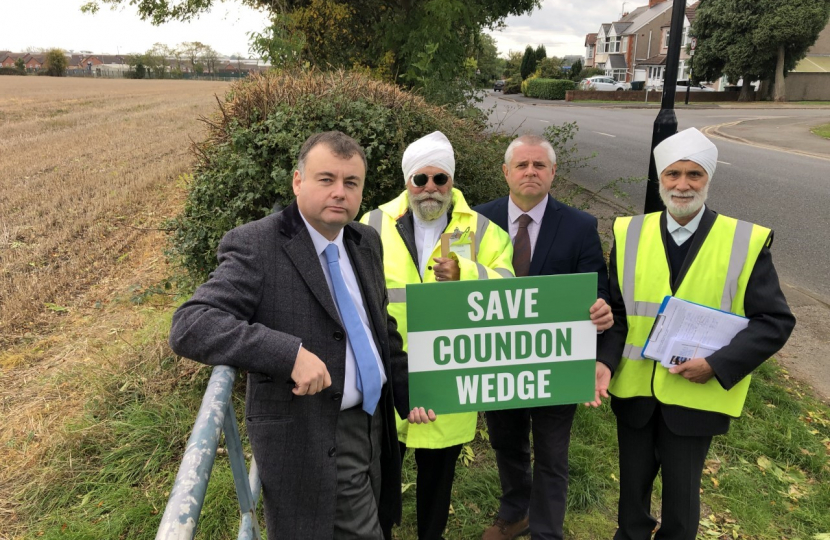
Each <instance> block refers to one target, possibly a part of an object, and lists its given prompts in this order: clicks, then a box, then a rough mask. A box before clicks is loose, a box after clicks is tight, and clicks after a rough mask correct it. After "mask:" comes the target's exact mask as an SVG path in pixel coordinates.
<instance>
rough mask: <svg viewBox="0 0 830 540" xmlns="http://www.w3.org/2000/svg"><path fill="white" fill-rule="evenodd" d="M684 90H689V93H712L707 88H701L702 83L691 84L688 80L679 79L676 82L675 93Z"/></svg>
mask: <svg viewBox="0 0 830 540" xmlns="http://www.w3.org/2000/svg"><path fill="white" fill-rule="evenodd" d="M686 88H688V89H689V92H714V90H712V89H711V88H709V87H708V86H703V84H702V83H697V84H691V83H690V82H689V80H688V79H680V80H678V81H677V89H676V91H677V92H685V91H686Z"/></svg>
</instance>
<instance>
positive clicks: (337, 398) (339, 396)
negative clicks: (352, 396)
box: [331, 392, 343, 401]
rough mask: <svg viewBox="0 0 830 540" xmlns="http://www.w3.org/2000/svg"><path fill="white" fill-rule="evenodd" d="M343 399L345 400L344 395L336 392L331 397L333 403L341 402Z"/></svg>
mask: <svg viewBox="0 0 830 540" xmlns="http://www.w3.org/2000/svg"><path fill="white" fill-rule="evenodd" d="M342 398H343V393H342V392H335V393H334V394H332V395H331V400H332V401H340V400H341V399H342Z"/></svg>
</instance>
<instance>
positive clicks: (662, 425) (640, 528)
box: [614, 405, 712, 540]
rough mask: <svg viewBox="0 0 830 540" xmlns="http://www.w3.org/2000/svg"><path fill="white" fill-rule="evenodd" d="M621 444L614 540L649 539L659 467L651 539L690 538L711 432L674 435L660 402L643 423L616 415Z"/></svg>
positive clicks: (696, 521) (694, 530) (694, 528)
mask: <svg viewBox="0 0 830 540" xmlns="http://www.w3.org/2000/svg"><path fill="white" fill-rule="evenodd" d="M617 439H618V440H619V444H620V503H619V515H618V518H617V519H618V523H619V529H617V533H616V534H615V535H614V540H649V539H651V533H652V531H653V530H654V527H655V526H656V525H657V521H656V520H655V519H654V516H652V515H651V490H652V486H653V485H654V479H655V478H656V477H657V471H658V470H660V469H662V476H663V501H662V513H661V520H660V529H659V530H658V531H657V534H656V535H655V536H654V539H655V540H694V539H695V537H696V536H697V529H698V524H699V522H700V477H701V474H702V473H703V464H704V462H705V460H706V453H707V452H708V451H709V445H710V444H711V442H712V437H711V436H701V437H689V436H681V435H676V434H675V433H673V432H672V431H671V430H670V429H669V427H668V426H667V425H666V422H665V420H664V419H663V415H662V414H661V412H660V406H659V405H658V406H657V407H656V408H655V409H654V414H653V415H652V416H651V418H650V419H649V421H648V422H647V423H646V425H645V426H643V427H641V428H632V427H629V426H628V425H627V424H626V423H625V422H622V421H620V420H619V419H617Z"/></svg>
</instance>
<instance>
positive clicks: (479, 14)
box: [81, 0, 541, 87]
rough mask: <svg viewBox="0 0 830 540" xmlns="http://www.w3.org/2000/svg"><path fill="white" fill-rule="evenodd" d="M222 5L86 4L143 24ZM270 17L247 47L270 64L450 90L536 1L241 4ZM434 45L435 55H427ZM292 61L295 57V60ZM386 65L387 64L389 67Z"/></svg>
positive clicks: (111, 0) (184, 1)
mask: <svg viewBox="0 0 830 540" xmlns="http://www.w3.org/2000/svg"><path fill="white" fill-rule="evenodd" d="M220 2H221V0H179V1H176V2H170V1H164V0H91V1H89V2H88V3H87V4H85V5H83V6H82V8H81V9H82V11H85V12H92V13H94V12H96V11H97V10H99V9H100V8H101V6H110V7H113V8H117V7H119V6H122V5H126V4H129V5H131V6H136V8H137V9H138V14H139V16H140V17H141V18H142V19H143V20H150V21H151V22H153V23H154V24H161V23H164V22H167V21H170V20H185V21H186V20H190V19H192V18H194V17H197V16H198V15H199V14H201V13H203V12H206V11H208V10H209V9H210V8H211V7H212V6H214V5H215V4H218V3H220ZM243 3H244V4H246V5H249V6H252V7H255V8H261V9H265V10H268V11H269V12H270V13H271V16H272V19H271V25H269V27H268V28H266V29H263V30H262V31H261V32H254V33H252V34H251V35H250V37H251V48H252V50H253V51H255V52H257V53H258V54H263V55H264V56H265V55H266V54H267V56H265V57H266V58H268V59H269V60H271V62H272V63H273V64H274V65H281V64H283V63H289V62H290V63H296V64H302V63H303V62H309V63H311V64H313V65H315V66H316V67H319V68H323V69H328V68H330V67H336V68H339V67H345V68H351V67H353V66H355V65H359V66H365V67H368V68H370V69H380V68H383V69H384V70H387V71H389V72H390V73H392V74H394V76H395V77H396V80H397V82H399V83H403V84H406V85H408V86H420V87H423V86H424V85H426V84H429V85H433V86H434V87H439V86H441V85H444V86H448V85H453V84H455V82H456V81H457V80H458V78H459V77H461V76H462V75H463V72H464V69H465V61H466V59H467V58H469V57H470V56H471V55H470V54H469V52H470V45H471V43H473V42H474V40H475V37H476V36H477V35H478V34H479V33H480V32H481V31H482V30H483V29H497V28H500V27H503V25H504V19H505V18H506V17H508V16H510V15H522V14H524V13H528V12H530V11H532V10H533V9H534V8H537V7H539V6H540V4H541V2H540V0H243ZM433 48H434V51H433V52H432V53H430V52H429V51H430V50H432V49H433ZM298 57H299V58H298ZM390 61H391V62H392V65H391V66H389V65H388V63H389V62H390Z"/></svg>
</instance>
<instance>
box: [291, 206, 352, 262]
mask: <svg viewBox="0 0 830 540" xmlns="http://www.w3.org/2000/svg"><path fill="white" fill-rule="evenodd" d="M300 217H301V218H303V223H305V227H306V229H308V234H309V235H311V241H312V242H313V243H314V251H316V252H317V256H318V257H319V256H320V255H322V254H323V251H325V250H326V248H327V247H328V245H329V244H334V245H336V246H337V251H338V252H339V253H340V258H341V259H342V258H343V253H345V248H344V246H343V229H340V232H339V233H337V237H336V238H335V239H334V240H329V239H328V238H326V237H325V236H323V235H322V234H320V233H319V232H317V229H315V228H314V227H312V226H311V224H310V223H309V222H308V220H306V218H305V216H304V215H303V213H302V212H300Z"/></svg>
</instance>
